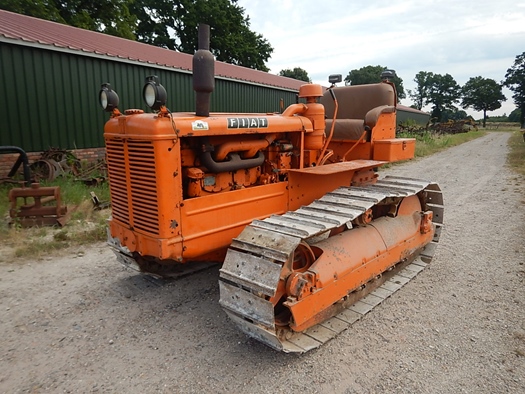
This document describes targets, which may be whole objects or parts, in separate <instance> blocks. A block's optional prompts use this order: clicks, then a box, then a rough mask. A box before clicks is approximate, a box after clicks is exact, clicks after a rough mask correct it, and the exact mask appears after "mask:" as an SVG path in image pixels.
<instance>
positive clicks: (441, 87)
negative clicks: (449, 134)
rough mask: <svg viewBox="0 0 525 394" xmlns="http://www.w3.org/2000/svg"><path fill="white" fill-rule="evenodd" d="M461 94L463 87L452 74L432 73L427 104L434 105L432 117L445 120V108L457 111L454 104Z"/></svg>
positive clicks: (439, 120)
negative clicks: (443, 116)
mask: <svg viewBox="0 0 525 394" xmlns="http://www.w3.org/2000/svg"><path fill="white" fill-rule="evenodd" d="M460 96H461V87H460V86H459V85H458V83H457V82H456V81H455V80H454V78H453V77H452V75H450V74H445V75H441V74H432V77H431V78H430V80H429V86H428V97H427V98H426V99H425V104H431V105H432V115H431V116H432V117H433V118H435V119H436V120H437V121H438V122H441V121H442V120H443V118H442V114H443V111H445V110H447V109H448V110H451V111H457V108H456V106H455V105H454V104H455V103H456V102H458V101H459V98H460Z"/></svg>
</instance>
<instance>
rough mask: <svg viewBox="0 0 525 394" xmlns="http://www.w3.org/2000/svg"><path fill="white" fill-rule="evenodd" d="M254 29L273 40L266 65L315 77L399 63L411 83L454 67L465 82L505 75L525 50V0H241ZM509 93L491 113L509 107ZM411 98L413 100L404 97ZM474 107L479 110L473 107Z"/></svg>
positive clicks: (406, 83) (320, 80) (452, 71)
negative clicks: (424, 73) (297, 69)
mask: <svg viewBox="0 0 525 394" xmlns="http://www.w3.org/2000/svg"><path fill="white" fill-rule="evenodd" d="M238 4H239V5H240V6H241V7H243V8H244V9H245V10H246V15H249V17H250V23H251V29H252V30H253V31H255V32H257V33H260V34H262V35H263V36H264V38H266V39H267V40H268V41H269V42H270V44H271V45H272V46H273V47H274V52H273V54H272V58H271V59H270V60H269V61H268V63H267V66H268V67H269V68H270V70H271V71H270V72H272V73H275V74H276V73H278V72H279V71H280V70H282V69H285V68H294V67H301V68H303V69H305V70H306V71H307V72H308V74H309V76H310V78H312V80H313V82H315V83H322V84H325V85H326V84H327V78H328V75H329V74H334V73H340V74H343V77H344V76H346V75H347V74H348V72H349V71H350V70H352V69H356V68H361V67H364V66H367V65H374V66H375V65H382V66H386V67H389V68H393V69H395V70H396V71H397V74H398V75H399V76H400V77H401V78H402V79H403V82H404V86H405V89H413V88H414V87H415V84H414V82H413V81H412V80H413V79H414V77H415V75H416V73H417V72H419V71H430V72H434V73H438V74H447V73H448V74H450V75H452V76H453V77H454V79H455V80H456V81H457V82H458V83H459V84H460V85H461V84H464V83H465V82H466V81H468V79H469V78H470V77H475V76H478V75H479V76H482V77H484V78H492V79H495V80H496V81H498V82H500V81H501V80H502V79H503V78H504V76H505V72H506V70H507V69H508V68H509V67H511V66H512V64H513V63H514V59H515V57H516V56H517V55H519V54H521V53H522V52H524V51H525V2H519V3H517V4H516V2H515V1H513V0H500V1H498V2H494V1H489V0H479V1H471V0H470V1H457V0H441V1H437V0H431V1H425V2H421V1H412V0H410V1H400V2H391V1H385V0H380V1H370V0H368V1H364V0H353V1H352V2H348V1H342V0H325V1H323V2H319V1H314V0H302V1H297V0H296V1H292V0H262V1H261V0H255V1H253V0H238ZM504 94H505V95H506V96H507V98H508V100H507V101H506V102H505V103H504V104H503V107H502V108H501V109H499V110H497V111H494V112H493V113H490V115H497V114H503V113H507V114H508V113H510V112H511V111H512V110H513V109H514V108H515V107H514V104H513V102H512V98H511V93H510V92H509V91H508V89H505V90H504ZM404 103H405V104H409V102H408V100H404ZM467 112H469V113H471V114H473V115H475V116H479V113H474V112H473V111H471V110H467Z"/></svg>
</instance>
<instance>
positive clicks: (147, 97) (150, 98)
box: [144, 83, 156, 107]
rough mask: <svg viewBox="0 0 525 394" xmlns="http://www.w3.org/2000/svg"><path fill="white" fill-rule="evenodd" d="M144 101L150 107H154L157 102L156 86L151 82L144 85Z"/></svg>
mask: <svg viewBox="0 0 525 394" xmlns="http://www.w3.org/2000/svg"><path fill="white" fill-rule="evenodd" d="M144 101H145V102H146V104H147V106H148V107H153V105H154V104H155V101H156V97H155V87H154V86H153V85H152V84H151V83H148V84H146V86H145V87H144Z"/></svg>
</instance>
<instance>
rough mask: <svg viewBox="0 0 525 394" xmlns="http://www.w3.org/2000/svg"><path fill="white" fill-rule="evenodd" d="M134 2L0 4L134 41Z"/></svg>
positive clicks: (5, 0) (9, 0) (7, 0)
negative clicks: (132, 3)
mask: <svg viewBox="0 0 525 394" xmlns="http://www.w3.org/2000/svg"><path fill="white" fill-rule="evenodd" d="M131 1H133V0H34V1H31V0H0V9H3V10H7V11H12V12H16V13H18V14H23V15H28V16H33V17H35V18H40V19H46V20H49V21H53V22H58V23H63V24H66V25H70V26H75V27H80V28H82V29H87V30H93V31H98V32H101V33H105V34H111V35H113V36H117V37H123V38H128V39H131V40H134V39H135V34H134V27H135V24H136V20H137V18H136V17H135V16H134V15H131V14H130V11H129V4H130V2H131Z"/></svg>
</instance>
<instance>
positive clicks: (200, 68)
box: [193, 24, 215, 116]
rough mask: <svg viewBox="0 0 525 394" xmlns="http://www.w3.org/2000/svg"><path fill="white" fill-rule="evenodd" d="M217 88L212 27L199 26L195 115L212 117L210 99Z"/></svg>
mask: <svg viewBox="0 0 525 394" xmlns="http://www.w3.org/2000/svg"><path fill="white" fill-rule="evenodd" d="M214 88H215V59H214V57H213V55H212V53H211V52H210V26H209V25H204V24H199V49H198V50H197V52H195V55H193V90H195V93H196V103H195V106H196V108H195V115H197V116H209V115H210V97H211V93H212V92H213V89H214Z"/></svg>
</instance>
